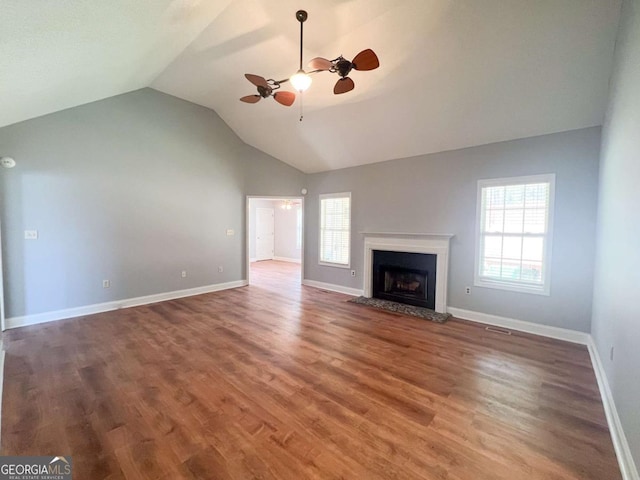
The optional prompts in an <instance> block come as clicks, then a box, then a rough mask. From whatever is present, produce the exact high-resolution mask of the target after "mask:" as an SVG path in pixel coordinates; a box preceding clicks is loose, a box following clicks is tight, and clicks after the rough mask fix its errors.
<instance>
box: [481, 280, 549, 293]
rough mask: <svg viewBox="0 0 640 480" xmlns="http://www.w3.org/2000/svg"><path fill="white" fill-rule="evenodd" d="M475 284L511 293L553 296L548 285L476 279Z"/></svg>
mask: <svg viewBox="0 0 640 480" xmlns="http://www.w3.org/2000/svg"><path fill="white" fill-rule="evenodd" d="M473 284H474V286H476V287H481V288H493V289H496V290H507V291H509V292H518V293H529V294H532V295H543V296H545V297H548V296H549V295H550V294H551V293H550V289H549V284H548V283H547V284H546V285H541V286H536V285H526V284H518V283H510V282H501V281H499V280H485V279H483V278H476V279H475V280H474V282H473Z"/></svg>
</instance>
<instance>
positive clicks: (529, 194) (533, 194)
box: [525, 183, 549, 209]
mask: <svg viewBox="0 0 640 480" xmlns="http://www.w3.org/2000/svg"><path fill="white" fill-rule="evenodd" d="M525 198H526V202H527V208H543V209H544V208H546V207H547V203H548V201H549V184H548V183H532V184H529V185H526V186H525Z"/></svg>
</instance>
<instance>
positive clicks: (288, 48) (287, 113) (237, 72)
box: [0, 0, 620, 172]
mask: <svg viewBox="0 0 640 480" xmlns="http://www.w3.org/2000/svg"><path fill="white" fill-rule="evenodd" d="M0 8H1V11H0V32H2V35H1V38H0V105H2V106H1V107H0V126H1V125H6V124H10V123H14V122H17V121H21V120H24V119H27V118H32V117H35V116H39V115H43V114H46V113H49V112H52V111H56V110H60V109H63V108H68V107H72V106H75V105H79V104H82V103H86V102H89V101H93V100H98V99H100V98H105V97H108V96H111V95H115V94H119V93H124V92H126V91H130V90H135V89H137V88H140V87H143V86H149V85H150V86H152V87H153V88H155V89H157V90H160V91H163V92H166V93H169V94H171V95H175V96H177V97H180V98H184V99H186V100H190V101H192V102H195V103H198V104H201V105H204V106H207V107H210V108H212V109H214V110H215V111H216V112H217V113H218V114H219V115H220V116H221V117H222V118H223V119H224V121H225V122H227V124H228V125H229V126H230V127H231V128H232V129H233V130H234V131H235V132H236V133H237V134H238V135H239V136H240V137H241V138H242V139H243V140H244V141H245V142H247V143H248V144H250V145H253V146H254V147H256V148H258V149H260V150H263V151H264V152H266V153H268V154H270V155H272V156H274V157H276V158H279V159H280V160H283V161H284V162H287V163H289V164H291V165H293V166H295V167H297V168H299V169H300V170H303V171H305V172H316V171H323V170H329V169H336V168H343V167H348V166H353V165H359V164H365V163H373V162H378V161H382V160H389V159H394V158H401V157H407V156H413V155H419V154H424V153H431V152H438V151H443V150H450V149H456V148H463V147H468V146H473V145H480V144H486V143H490V142H495V141H501V140H509V139H515V138H522V137H528V136H533V135H540V134H544V133H551V132H558V131H564V130H571V129H577V128H582V127H588V126H593V125H600V124H601V123H602V120H603V115H604V110H605V106H606V99H607V86H608V85H607V84H608V79H609V75H610V72H611V67H612V60H613V47H614V40H615V34H616V29H617V23H618V15H619V8H620V0H482V1H479V0H455V1H454V0H306V1H302V0H277V1H275V0H274V1H265V0H224V1H223V0H173V1H168V0H110V1H108V2H86V1H84V0H39V1H25V0H0ZM299 8H304V9H306V10H307V11H308V12H309V19H308V20H307V22H306V23H305V50H304V59H305V62H307V61H308V60H310V59H311V58H313V57H315V56H322V57H326V58H329V59H332V58H335V57H337V56H338V55H340V54H343V55H344V56H345V57H347V58H352V57H353V56H355V55H356V54H357V53H358V52H359V51H361V50H363V49H365V48H372V49H373V50H374V51H375V52H376V53H377V54H378V57H379V58H380V63H381V66H380V68H379V69H377V70H374V71H370V72H353V73H352V74H351V77H352V78H353V80H354V81H355V83H356V88H355V90H354V91H352V92H349V93H346V94H344V95H339V96H335V95H333V93H332V89H333V84H334V83H335V81H336V80H337V78H338V77H337V75H335V74H330V73H321V74H317V75H315V76H314V81H313V84H312V86H311V88H310V89H309V90H308V92H307V93H305V95H304V121H303V122H300V121H299V115H300V108H299V99H298V100H297V101H296V103H295V104H294V105H293V106H292V107H290V108H287V107H283V106H281V105H279V104H277V103H276V102H274V101H273V100H272V99H266V100H263V101H261V102H259V103H258V104H255V105H251V104H246V103H242V102H240V101H238V99H239V98H240V97H241V96H244V95H249V94H253V93H255V88H254V87H252V85H251V84H250V83H249V82H248V81H247V80H246V79H245V78H244V73H253V74H257V75H262V76H265V77H267V78H275V79H282V78H286V77H288V76H289V75H291V74H292V73H294V72H295V71H296V70H297V68H298V42H299V37H298V36H299V23H298V22H297V21H296V19H295V12H296V10H298V9H299ZM283 88H285V89H290V87H288V84H285V85H284V86H283Z"/></svg>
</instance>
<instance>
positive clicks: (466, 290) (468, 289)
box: [464, 287, 471, 295]
mask: <svg viewBox="0 0 640 480" xmlns="http://www.w3.org/2000/svg"><path fill="white" fill-rule="evenodd" d="M464 293H466V294H467V295H471V287H464Z"/></svg>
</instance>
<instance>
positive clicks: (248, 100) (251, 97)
mask: <svg viewBox="0 0 640 480" xmlns="http://www.w3.org/2000/svg"><path fill="white" fill-rule="evenodd" d="M261 98H262V97H261V96H260V95H247V96H246V97H242V98H241V99H240V101H241V102H246V103H258V102H259V101H260V99H261Z"/></svg>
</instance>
